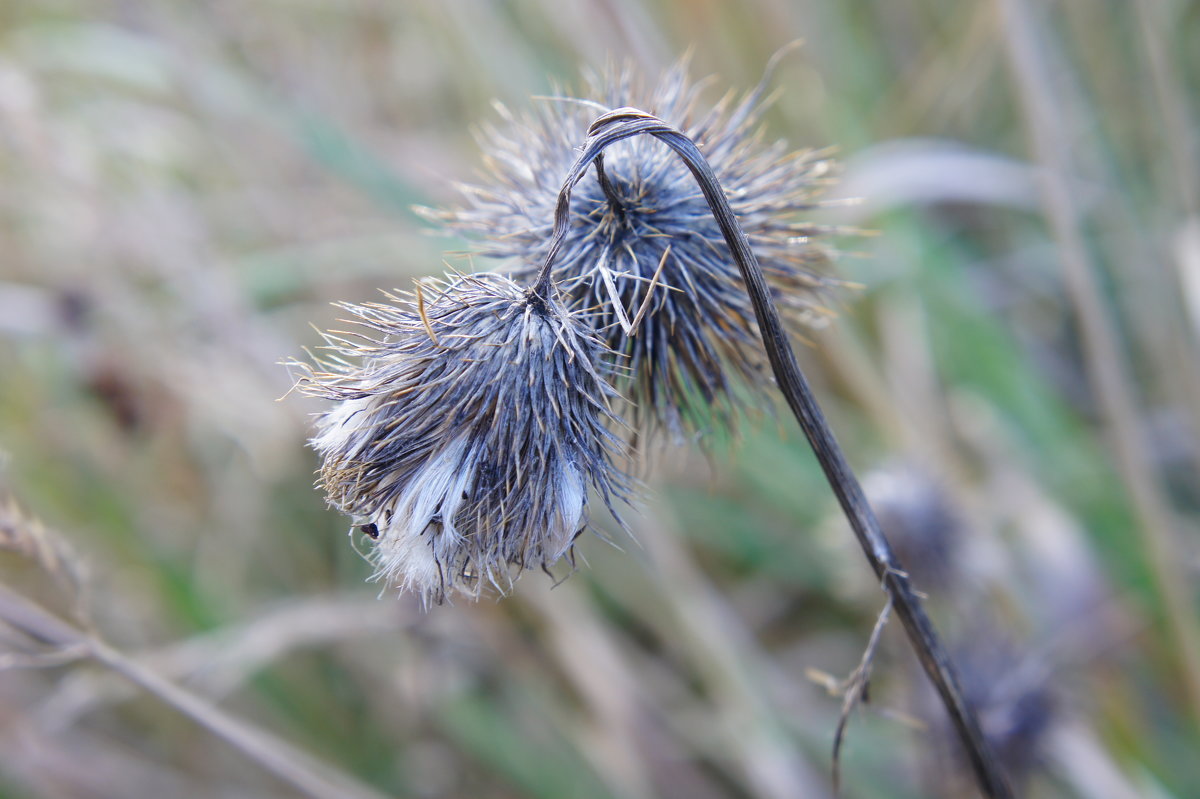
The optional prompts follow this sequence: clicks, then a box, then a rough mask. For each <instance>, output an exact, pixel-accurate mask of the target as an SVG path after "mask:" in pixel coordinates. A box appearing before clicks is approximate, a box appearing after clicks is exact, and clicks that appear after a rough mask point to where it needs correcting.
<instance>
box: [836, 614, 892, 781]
mask: <svg viewBox="0 0 1200 799" xmlns="http://www.w3.org/2000/svg"><path fill="white" fill-rule="evenodd" d="M891 613H892V599H891V597H888V601H887V604H886V605H884V606H883V610H881V611H879V618H878V619H876V620H875V627H874V629H872V630H871V637H870V638H869V639H867V648H866V649H865V650H863V655H862V659H861V660H860V661H859V662H858V666H857V667H855V669H854V671H852V672H851V673H850V676H849V677H848V678H847V679H846V682H845V684H844V685H845V688H844V692H843V694H842V712H841V713H839V714H838V723H837V729H836V730H834V732H833V795H834V796H841V793H842V741H843V740H844V739H845V737H846V725H847V724H848V723H849V721H850V713H851V712H852V711H853V710H854V708H855V707H857V706H858V703H859V702H860V701H862V699H863V697H865V696H866V695H867V686H868V685H869V684H870V682H871V666H872V665H873V664H874V662H875V650H876V649H878V648H879V639H880V637H881V636H882V635H883V628H884V627H885V626H887V622H888V618H889V617H890V616H891Z"/></svg>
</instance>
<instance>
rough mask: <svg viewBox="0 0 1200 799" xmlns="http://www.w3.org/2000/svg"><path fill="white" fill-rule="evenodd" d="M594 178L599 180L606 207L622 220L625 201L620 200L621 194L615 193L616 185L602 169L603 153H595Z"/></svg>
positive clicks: (623, 218) (623, 219)
mask: <svg viewBox="0 0 1200 799" xmlns="http://www.w3.org/2000/svg"><path fill="white" fill-rule="evenodd" d="M596 180H598V181H600V190H601V191H603V192H604V198H605V199H606V200H608V207H609V208H611V209H612V212H613V214H614V215H615V216H616V217H617V219H618V220H619V221H622V222H624V221H625V203H623V202H622V201H621V195H619V194H617V187H616V186H614V185H613V182H612V181H611V180H609V179H608V173H607V172H605V171H604V153H599V154H597V155H596Z"/></svg>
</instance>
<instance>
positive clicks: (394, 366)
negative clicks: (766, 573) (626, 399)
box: [298, 274, 626, 603]
mask: <svg viewBox="0 0 1200 799" xmlns="http://www.w3.org/2000/svg"><path fill="white" fill-rule="evenodd" d="M548 293H549V294H552V292H548ZM387 296H388V300H389V303H387V304H382V303H373V304H368V305H353V304H349V303H345V304H343V305H342V306H341V307H342V308H344V309H345V310H346V311H348V312H349V313H350V314H351V315H352V316H353V317H355V320H356V321H357V322H358V324H359V325H360V326H361V328H362V329H363V333H362V334H359V335H357V336H355V337H354V338H348V337H346V335H340V334H334V333H330V334H327V335H326V340H327V342H328V343H329V345H330V346H329V349H330V350H332V351H333V353H334V356H333V357H325V358H323V359H320V360H319V361H318V363H317V364H316V366H315V367H314V366H309V365H306V364H299V366H300V376H299V380H298V386H299V388H300V389H301V390H302V391H304V392H305V393H308V394H310V395H313V396H317V397H322V398H325V399H330V400H337V401H338V405H336V406H335V407H334V408H333V410H331V411H329V412H328V413H326V414H325V415H323V416H322V417H321V418H320V420H319V422H318V435H317V436H316V437H315V438H313V440H312V442H311V443H312V446H313V447H314V449H316V450H317V452H318V453H320V455H321V456H322V458H323V466H322V469H321V473H320V483H321V486H322V487H323V488H324V490H325V492H326V494H327V497H328V501H329V503H330V504H331V505H333V506H335V507H337V508H338V509H340V510H342V511H343V512H345V513H347V514H349V515H351V516H353V517H354V518H355V519H356V520H357V521H358V523H359V524H360V525H361V527H362V529H363V530H364V531H365V532H366V533H367V534H368V535H369V536H371V537H372V538H374V539H376V541H375V545H374V548H373V551H372V559H373V561H374V562H375V565H376V567H377V577H378V578H379V579H380V580H384V581H386V582H387V583H388V584H390V585H397V586H399V587H401V588H403V589H406V590H411V591H415V592H419V593H420V594H422V596H423V597H424V599H425V601H426V603H428V602H429V601H431V600H432V601H435V602H440V601H442V600H443V599H444V598H445V597H446V596H447V595H448V594H450V593H453V592H459V593H464V594H467V595H472V596H473V595H477V594H478V592H479V589H480V587H481V586H482V585H492V586H494V587H496V588H497V589H499V590H500V591H501V592H503V591H505V590H507V588H508V587H509V586H510V585H511V582H512V578H513V571H516V572H519V571H520V570H523V569H527V568H531V567H534V566H538V567H541V568H543V569H547V568H548V567H549V566H550V565H552V564H553V563H555V562H556V561H557V560H558V559H559V558H561V557H563V556H564V555H568V556H569V553H570V551H571V547H572V545H573V544H574V542H575V539H576V537H577V536H578V535H579V534H580V533H581V532H582V531H583V530H584V529H585V528H586V527H587V524H588V521H587V501H588V500H587V498H588V490H589V487H593V488H595V489H596V490H597V491H598V493H599V494H600V496H601V497H602V498H603V501H604V502H605V504H606V505H607V506H608V507H609V508H610V510H611V507H612V500H613V499H614V498H623V497H624V496H625V490H626V479H625V478H624V477H623V475H622V474H621V473H620V472H619V471H618V470H616V469H615V468H614V467H613V466H612V459H613V456H614V455H616V454H617V452H618V450H619V443H618V439H617V438H616V437H615V436H614V435H613V434H612V432H610V428H611V427H613V426H614V425H615V424H616V423H617V420H616V419H615V418H614V417H613V415H612V413H611V411H610V409H609V401H610V399H611V397H612V395H613V390H612V389H611V388H610V387H609V385H608V383H607V382H606V380H605V378H604V376H603V375H602V372H601V369H602V368H604V367H603V366H602V359H603V356H604V354H605V348H604V345H603V343H602V342H601V341H600V340H599V338H598V337H596V335H595V334H594V333H592V332H591V331H590V328H588V327H586V326H584V325H583V324H581V322H580V319H579V317H578V315H577V314H575V313H572V312H571V311H569V310H568V309H567V308H566V307H564V306H563V305H562V304H561V302H559V301H558V300H557V299H552V298H551V299H547V298H546V294H539V293H536V292H530V291H526V290H524V289H522V288H521V287H519V286H517V285H516V284H515V283H513V282H512V281H511V280H510V279H508V278H506V277H502V276H500V275H489V274H481V275H459V276H453V277H451V278H449V279H448V280H447V281H446V282H445V283H443V284H441V285H438V286H435V287H434V288H433V289H431V290H430V294H429V295H428V296H426V295H425V294H424V293H423V292H422V291H421V289H420V286H419V285H418V288H417V291H416V292H415V294H413V295H406V296H397V295H387Z"/></svg>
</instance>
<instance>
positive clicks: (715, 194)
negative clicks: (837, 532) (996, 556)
mask: <svg viewBox="0 0 1200 799" xmlns="http://www.w3.org/2000/svg"><path fill="white" fill-rule="evenodd" d="M646 134H649V135H652V136H655V137H656V138H658V139H660V140H661V141H662V142H664V143H665V144H666V145H667V146H668V147H670V148H671V149H672V150H674V151H675V152H676V154H678V155H679V157H680V158H681V159H683V161H684V163H685V164H687V167H688V169H689V170H690V171H691V173H692V175H693V176H694V177H695V179H696V182H697V183H698V184H699V187H700V190H701V192H702V193H703V194H704V198H705V200H706V201H707V202H708V205H709V208H710V209H711V210H712V213H713V216H714V218H715V219H716V220H717V223H718V224H719V225H720V227H721V232H722V234H723V235H724V238H725V242H726V244H727V245H728V246H729V249H730V252H731V253H732V255H733V258H734V261H735V262H736V263H737V265H738V268H739V269H740V270H741V273H742V278H743V280H744V281H745V283H746V290H747V292H748V293H749V295H750V299H751V302H752V304H753V306H754V311H755V315H756V317H757V319H758V325H759V330H760V332H761V334H762V339H763V345H764V347H765V348H766V351H767V356H768V358H769V359H770V362H771V368H772V370H773V371H774V373H775V379H776V382H777V384H778V387H779V390H780V391H781V392H782V393H783V395H784V397H785V398H786V400H787V403H788V405H789V407H790V408H791V409H792V412H793V414H794V415H795V416H796V420H797V421H798V422H799V423H800V427H801V428H802V429H803V430H804V434H805V436H807V437H808V441H809V443H810V444H811V445H812V448H813V451H814V453H815V454H816V456H817V460H818V461H819V462H820V464H821V468H822V469H823V470H824V471H825V476H826V478H827V479H828V480H829V484H830V486H831V487H832V488H833V492H834V494H835V495H836V496H837V498H838V501H839V502H840V503H841V506H842V511H843V512H844V513H845V515H846V518H847V520H848V521H849V522H850V526H851V528H852V529H853V531H854V534H855V536H856V537H857V539H858V542H859V545H860V546H861V547H862V550H863V552H864V554H865V555H866V557H867V561H868V562H869V563H870V564H871V568H872V569H873V570H874V571H875V574H876V576H877V577H878V578H879V580H880V582H881V583H882V585H883V588H884V590H885V591H886V592H887V594H888V596H889V598H890V600H891V603H892V605H893V606H894V607H895V609H896V615H897V616H899V617H900V620H901V622H902V624H903V625H904V629H905V631H906V632H907V634H908V637H909V640H910V641H911V643H912V645H913V648H914V650H915V651H916V654H917V658H918V659H919V660H920V662H921V665H922V666H923V667H924V669H925V672H926V674H928V675H929V678H930V679H931V680H932V681H933V684H934V686H935V688H936V689H937V691H938V694H939V696H940V697H941V699H942V702H943V704H944V705H945V707H946V710H947V712H948V713H949V714H950V718H951V720H952V721H953V723H954V726H955V729H956V730H957V732H958V735H959V738H960V740H961V742H962V744H963V747H964V749H965V751H966V753H967V756H968V758H969V760H970V762H971V766H972V769H973V770H974V772H975V776H976V779H977V781H978V783H979V787H980V790H981V791H982V792H983V794H984V796H986V797H989V799H1008V797H1011V796H1012V791H1011V789H1010V788H1009V786H1008V783H1007V781H1006V780H1005V778H1004V775H1003V774H1002V772H1001V770H1000V766H999V764H998V762H997V760H996V757H995V755H994V753H993V752H992V750H991V746H990V745H989V744H988V742H987V739H986V738H984V736H983V732H982V730H981V729H980V727H979V722H978V720H977V719H976V718H975V714H974V712H973V711H972V709H971V707H970V705H969V704H968V702H967V699H966V697H965V696H964V695H963V692H962V689H961V687H960V686H959V683H958V678H957V677H956V675H955V671H954V668H953V666H952V665H951V663H950V659H949V657H948V656H947V655H946V652H945V649H944V647H943V646H942V644H941V641H940V640H939V639H938V636H937V633H936V631H935V630H934V627H933V623H932V622H931V621H930V619H929V617H928V615H927V614H926V613H925V610H924V608H923V607H922V605H921V600H920V598H919V597H918V596H917V593H916V591H915V590H914V589H913V587H912V583H911V582H910V580H909V578H908V574H907V573H905V571H904V569H903V568H902V567H901V565H900V563H899V562H898V561H897V559H896V556H895V555H894V554H893V552H892V548H891V546H890V544H889V543H888V541H887V539H886V538H885V537H884V535H883V531H882V530H881V529H880V527H879V522H878V521H877V520H876V518H875V514H874V512H873V511H872V510H871V507H870V505H869V504H868V503H867V499H866V496H865V495H864V494H863V490H862V486H861V485H859V482H858V479H857V477H855V475H854V472H853V470H852V469H851V468H850V465H849V464H848V463H847V462H846V458H845V456H844V455H843V454H842V450H841V447H840V446H839V445H838V443H837V439H836V438H835V437H834V435H833V431H832V430H831V429H830V427H829V424H828V422H826V421H825V415H824V413H823V412H822V411H821V408H820V406H819V405H818V404H817V401H816V397H815V396H814V395H813V392H812V389H811V388H810V387H809V385H808V381H807V380H806V379H805V377H804V375H803V373H802V372H801V371H800V367H799V365H798V364H797V362H796V357H795V354H794V353H793V352H792V347H791V343H790V342H789V341H788V337H787V333H786V332H785V331H784V329H783V324H782V322H781V320H780V318H779V313H778V311H776V309H775V306H774V304H773V303H772V301H771V291H770V288H769V287H768V286H767V283H766V280H765V279H764V277H763V274H762V269H761V267H760V266H759V264H758V259H757V257H756V256H755V255H754V251H753V249H752V248H751V247H750V241H749V239H748V238H747V237H746V234H745V232H744V231H743V230H742V228H741V225H740V224H739V223H738V221H737V217H736V216H735V215H734V213H733V209H732V208H731V207H730V205H729V201H728V200H727V199H726V198H725V194H724V192H723V191H722V189H721V185H720V182H719V181H718V180H717V177H716V175H715V174H714V173H713V171H712V168H711V167H710V166H709V164H708V162H707V160H706V159H705V158H704V156H703V155H702V154H701V153H700V151H699V149H697V147H696V145H695V143H694V142H692V140H691V139H690V138H688V137H687V136H686V135H684V134H683V133H681V132H679V131H678V130H676V129H674V128H672V127H671V126H669V125H667V124H666V123H664V122H663V121H662V120H660V119H658V118H656V117H654V116H652V115H650V114H647V113H645V112H643V111H638V110H636V109H631V108H622V109H617V110H615V111H610V112H609V113H607V114H605V115H604V116H601V117H600V118H599V119H597V120H596V121H595V122H594V123H592V126H591V128H590V129H589V131H588V140H587V142H586V143H585V145H584V148H583V152H582V153H581V154H580V156H579V158H578V159H577V160H576V162H575V164H574V166H573V167H572V168H571V172H570V173H569V174H568V176H567V178H566V180H565V181H564V182H563V188H562V191H561V192H560V193H559V196H558V202H557V206H556V208H555V215H554V229H553V234H552V238H551V242H550V246H549V249H548V252H547V255H546V260H545V262H544V263H543V265H542V268H541V271H540V272H539V273H538V276H537V278H536V280H535V283H534V286H533V288H531V289H530V291H531V292H533V293H535V294H538V295H540V296H547V294H546V292H548V291H549V290H550V285H551V277H550V276H551V272H552V267H553V264H554V259H555V257H556V256H557V254H558V251H559V250H560V248H561V247H562V244H563V241H564V240H565V238H566V234H567V230H568V228H569V225H570V205H571V189H572V188H573V187H574V186H575V184H577V183H578V182H579V181H580V180H581V179H582V178H583V176H584V175H585V174H586V173H587V170H588V168H589V166H590V164H591V163H592V162H593V161H594V160H595V159H596V157H597V156H598V155H599V154H600V153H601V152H602V151H603V150H604V149H605V148H606V147H608V146H609V145H611V144H613V143H615V142H617V141H620V140H622V139H627V138H630V137H632V136H639V135H646Z"/></svg>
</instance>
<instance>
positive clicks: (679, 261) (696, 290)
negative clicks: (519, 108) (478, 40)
mask: <svg viewBox="0 0 1200 799" xmlns="http://www.w3.org/2000/svg"><path fill="white" fill-rule="evenodd" d="M686 66H687V65H686V62H680V63H679V64H677V65H676V66H675V67H674V68H672V69H671V70H670V71H668V72H667V73H666V74H665V75H664V76H663V77H662V79H661V80H660V81H659V82H658V84H657V85H655V86H646V85H644V84H643V82H641V81H639V80H637V79H635V78H634V77H633V76H632V74H631V72H630V71H628V70H626V71H624V72H618V71H616V70H612V69H610V70H609V72H608V73H607V74H606V75H605V76H604V77H596V76H592V77H591V78H589V80H588V87H587V91H585V92H584V93H583V95H582V96H583V97H584V98H586V99H569V98H561V97H560V98H542V101H541V102H538V103H535V104H534V106H533V107H532V108H531V109H530V110H529V111H528V112H525V113H520V114H514V113H510V112H508V111H505V110H504V109H501V110H502V113H503V114H504V124H502V125H499V126H495V127H492V128H489V129H487V130H485V132H484V134H483V135H482V136H481V146H482V147H483V148H484V150H485V164H486V170H485V175H484V177H483V180H484V181H485V182H482V183H480V184H478V185H471V186H464V187H462V189H463V190H462V203H461V205H460V206H459V207H457V208H451V209H446V210H440V211H434V210H430V209H424V210H425V212H426V214H427V215H428V216H430V217H431V218H434V219H436V220H438V221H440V222H441V223H443V224H444V225H446V226H447V227H449V228H450V229H452V230H455V231H458V232H462V233H464V234H466V235H468V236H470V237H471V238H472V239H473V240H474V242H473V243H474V244H475V246H476V250H477V252H480V253H482V254H484V255H488V256H495V257H498V258H512V259H516V265H515V266H513V267H501V268H512V269H513V272H512V274H513V276H514V278H515V279H517V280H518V282H526V280H527V279H528V278H531V277H532V275H533V268H532V266H531V265H533V264H536V263H538V262H540V261H541V260H542V257H543V255H544V254H545V252H546V248H547V246H548V242H549V239H550V224H551V220H552V218H553V215H554V205H555V200H556V197H557V193H558V189H559V186H560V184H561V182H562V178H563V175H564V174H566V172H567V170H568V169H569V168H570V166H571V164H572V162H573V161H574V160H575V157H576V155H577V154H578V149H577V148H578V147H579V143H580V142H581V141H583V140H584V138H585V137H586V135H587V130H588V125H589V124H590V123H591V121H592V120H593V119H594V118H595V116H596V115H597V114H598V113H603V112H604V111H607V110H608V109H610V108H619V107H622V106H636V107H639V108H644V109H647V110H648V111H650V112H652V113H655V115H656V116H658V117H659V118H661V119H664V120H666V121H668V122H670V123H673V124H674V125H675V126H676V127H678V128H679V129H681V130H682V131H684V132H685V133H686V134H687V135H688V136H690V137H691V138H692V139H693V140H695V141H696V143H697V145H698V146H699V147H700V149H701V150H702V151H703V152H704V153H705V155H706V157H707V158H708V159H709V162H710V163H711V164H712V165H713V169H714V170H715V171H716V173H717V175H718V177H719V178H720V180H721V182H722V184H723V186H724V187H725V190H726V192H727V195H728V197H729V199H730V202H731V204H732V205H733V208H734V210H735V212H736V213H737V215H738V219H739V221H740V222H741V224H742V226H743V228H744V229H745V230H746V232H747V233H748V235H749V236H750V239H751V241H752V242H753V244H754V247H755V251H756V253H757V254H758V256H759V259H760V263H761V264H762V267H763V271H764V273H765V275H766V277H767V280H768V282H769V284H770V285H771V287H772V290H773V291H774V295H775V301H776V302H777V304H778V306H779V308H780V310H781V313H782V314H783V316H784V320H785V323H786V324H787V325H788V327H789V329H790V330H791V331H792V332H796V331H798V330H800V329H801V328H802V326H804V325H813V324H816V323H819V322H820V321H822V320H823V319H824V318H825V317H826V316H828V314H829V312H828V311H827V310H826V309H825V307H824V305H823V302H824V300H825V295H826V294H827V293H828V291H829V290H830V289H831V288H832V287H833V286H835V285H836V283H837V281H835V280H834V279H833V278H832V277H830V276H828V275H827V274H823V271H824V270H825V268H826V267H827V263H828V261H829V251H828V250H827V249H826V248H825V247H824V246H822V245H820V244H819V243H817V242H814V240H813V237H814V236H815V235H817V234H819V233H820V232H821V228H820V227H818V226H815V225H813V224H811V223H808V222H805V221H803V220H802V219H801V218H799V217H800V216H801V215H802V214H803V212H806V211H810V210H812V209H813V208H814V207H815V206H816V205H817V204H818V196H819V194H820V192H821V191H822V189H823V188H824V186H825V184H826V183H828V181H829V175H830V173H831V166H832V164H831V162H830V161H829V160H828V159H827V158H826V157H825V156H824V155H823V154H821V153H818V152H813V151H802V152H789V151H788V148H787V146H786V145H784V144H783V143H780V142H776V143H773V144H772V143H769V142H767V141H766V140H765V139H764V136H763V133H762V130H761V124H760V121H761V115H762V110H763V103H762V89H763V86H760V87H759V88H758V89H757V90H755V91H753V92H751V93H749V94H748V95H746V96H745V97H744V98H742V99H741V100H737V99H736V98H735V97H734V96H733V95H732V94H731V95H727V96H726V97H725V99H724V100H722V101H721V102H720V103H718V104H717V105H716V106H715V107H714V108H712V109H710V110H708V111H707V112H702V111H701V109H700V103H699V99H698V92H699V89H700V86H698V85H696V84H693V83H691V82H689V80H688V78H687V70H686ZM770 71H771V70H770V69H768V74H769V73H770ZM765 81H766V79H765V78H764V85H765ZM601 163H602V166H601V169H602V172H600V173H598V174H597V175H596V176H593V177H589V178H588V179H587V180H584V181H582V182H581V183H580V185H579V186H578V187H577V189H576V191H575V194H574V197H573V199H572V206H571V212H572V225H571V228H570V231H569V233H568V236H567V240H566V242H565V245H564V247H563V250H562V253H561V255H560V257H559V259H558V261H557V263H556V265H555V271H554V277H555V280H556V281H558V283H559V286H560V287H561V289H562V291H563V293H564V295H565V297H566V301H567V302H568V304H570V305H571V306H572V307H575V308H581V309H589V310H594V311H595V312H596V320H597V321H596V324H597V325H598V327H599V329H600V330H601V331H602V333H603V335H604V336H605V338H606V339H607V341H608V344H609V346H610V347H611V348H612V349H613V350H614V351H615V352H618V353H620V354H621V355H622V356H624V357H623V359H622V366H623V367H625V368H624V369H623V377H622V378H621V379H619V380H618V383H617V387H618V389H619V390H620V391H621V393H622V394H623V395H626V396H627V397H628V398H629V399H630V400H631V401H632V402H633V404H634V410H633V413H632V417H633V426H634V427H635V428H638V429H647V428H653V429H665V430H667V431H669V432H670V433H671V434H672V435H673V436H674V437H676V438H679V437H681V436H682V435H684V434H685V433H688V432H692V431H696V430H701V431H703V430H706V429H709V428H711V427H712V426H713V425H714V423H715V424H716V425H718V426H727V425H728V424H729V422H730V421H731V420H732V418H733V415H734V413H735V412H736V406H737V402H736V400H735V393H734V392H735V385H736V382H737V378H741V379H742V381H744V382H745V383H747V384H748V385H750V386H751V387H753V388H755V389H760V391H761V393H760V397H765V396H767V388H768V387H769V385H770V371H769V369H767V368H766V364H765V360H764V357H763V353H762V348H761V347H760V346H759V339H758V330H757V327H756V323H755V320H754V312H753V309H752V308H751V306H750V303H749V300H748V299H747V297H746V292H745V289H744V288H743V286H742V283H741V279H740V277H739V275H738V269H737V267H736V265H735V264H734V263H733V259H732V258H731V257H730V253H729V248H728V247H727V246H726V244H725V241H724V239H723V238H722V236H721V232H720V230H719V229H718V227H717V225H716V223H715V222H714V221H713V218H712V215H711V213H710V212H709V209H708V206H707V204H706V203H705V201H704V198H703V196H702V195H701V194H700V192H699V191H698V190H697V188H696V184H695V181H694V180H693V179H692V177H691V175H690V174H688V171H687V169H686V167H684V165H683V164H682V163H680V161H679V159H678V158H676V157H675V156H674V155H673V154H672V153H671V152H670V150H669V149H668V148H666V147H664V146H663V145H662V144H661V143H660V142H658V141H656V140H655V139H653V138H652V137H639V138H636V139H631V140H628V141H624V142H621V143H619V144H617V145H614V146H613V147H610V148H609V149H608V150H607V151H606V152H605V153H604V157H603V160H602V162H601ZM605 178H606V180H605ZM647 298H649V299H647ZM639 309H641V310H642V311H643V315H642V318H641V320H640V324H639V325H638V326H637V327H638V329H637V330H636V334H635V335H630V334H631V333H634V330H633V327H634V323H635V322H636V321H638V311H639ZM647 422H649V423H651V424H649V425H648V424H647Z"/></svg>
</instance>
